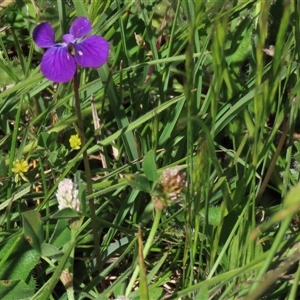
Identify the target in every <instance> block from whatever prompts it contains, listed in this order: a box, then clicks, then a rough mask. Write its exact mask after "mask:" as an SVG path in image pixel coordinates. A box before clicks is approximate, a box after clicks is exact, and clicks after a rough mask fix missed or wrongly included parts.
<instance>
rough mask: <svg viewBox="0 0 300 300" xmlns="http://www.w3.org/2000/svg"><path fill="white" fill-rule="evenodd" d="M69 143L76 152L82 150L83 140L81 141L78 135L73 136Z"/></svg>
mask: <svg viewBox="0 0 300 300" xmlns="http://www.w3.org/2000/svg"><path fill="white" fill-rule="evenodd" d="M69 142H70V146H71V148H72V149H75V150H79V149H80V146H81V140H80V138H79V136H78V134H74V135H71V137H70V139H69Z"/></svg>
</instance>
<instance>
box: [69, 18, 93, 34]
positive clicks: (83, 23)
mask: <svg viewBox="0 0 300 300" xmlns="http://www.w3.org/2000/svg"><path fill="white" fill-rule="evenodd" d="M91 30H92V23H91V21H90V20H89V19H87V18H86V17H78V18H76V19H75V20H74V21H73V23H72V25H71V28H70V33H71V34H72V35H73V36H74V38H75V39H78V38H81V37H83V36H84V35H86V34H88V33H89V32H90V31H91Z"/></svg>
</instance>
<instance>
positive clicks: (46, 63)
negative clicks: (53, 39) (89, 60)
mask: <svg viewBox="0 0 300 300" xmlns="http://www.w3.org/2000/svg"><path fill="white" fill-rule="evenodd" d="M41 71H42V73H43V74H44V76H45V77H46V78H48V79H49V80H52V81H54V82H67V81H70V80H71V79H72V77H73V76H74V74H75V71H76V63H75V60H74V58H73V57H72V55H71V54H70V53H69V52H68V47H52V48H50V49H48V50H47V51H46V53H45V54H44V56H43V58H42V62H41Z"/></svg>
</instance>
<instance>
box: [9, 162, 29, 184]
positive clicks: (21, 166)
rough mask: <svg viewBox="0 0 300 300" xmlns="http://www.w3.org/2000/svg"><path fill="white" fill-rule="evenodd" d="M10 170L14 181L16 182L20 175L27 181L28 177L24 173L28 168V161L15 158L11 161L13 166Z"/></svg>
mask: <svg viewBox="0 0 300 300" xmlns="http://www.w3.org/2000/svg"><path fill="white" fill-rule="evenodd" d="M11 170H12V172H14V173H15V174H16V175H15V182H18V181H19V179H20V177H21V178H22V179H23V180H24V181H28V179H27V178H26V177H25V175H24V173H27V172H28V170H29V165H28V162H27V161H26V160H24V159H21V160H19V159H16V160H15V161H14V162H13V167H12V169H11Z"/></svg>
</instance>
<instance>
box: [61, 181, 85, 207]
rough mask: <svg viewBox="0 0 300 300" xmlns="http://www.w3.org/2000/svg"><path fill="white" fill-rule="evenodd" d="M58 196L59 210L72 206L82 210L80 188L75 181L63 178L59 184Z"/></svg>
mask: <svg viewBox="0 0 300 300" xmlns="http://www.w3.org/2000/svg"><path fill="white" fill-rule="evenodd" d="M56 198H57V202H58V209H59V210H62V209H64V208H66V207H70V208H72V209H74V210H76V211H78V212H80V211H81V207H80V201H79V198H78V189H77V186H76V184H75V183H73V181H72V180H71V179H68V178H66V179H63V180H62V181H61V182H60V183H59V184H58V189H57V192H56Z"/></svg>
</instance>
